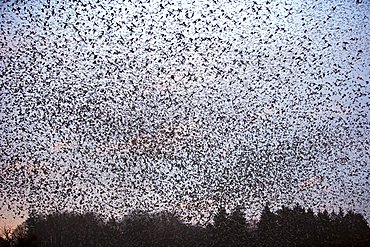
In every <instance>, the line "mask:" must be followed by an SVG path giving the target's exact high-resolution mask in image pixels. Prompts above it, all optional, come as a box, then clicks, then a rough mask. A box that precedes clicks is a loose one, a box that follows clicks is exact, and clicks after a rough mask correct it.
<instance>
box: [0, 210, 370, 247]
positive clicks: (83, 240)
mask: <svg viewBox="0 0 370 247" xmlns="http://www.w3.org/2000/svg"><path fill="white" fill-rule="evenodd" d="M23 246H40V247H41V246H45V247H46V246H50V247H62V246H81V247H82V246H86V247H88V246H94V247H99V246H104V247H109V246H112V247H113V246H122V247H124V246H130V247H134V246H137V247H139V246H153V247H154V246H168V247H170V246H179V247H180V246H181V247H182V246H183V247H187V246H189V247H195V246H199V247H200V246H204V247H206V246H210V247H211V246H212V247H226V246H229V247H234V246H235V247H239V246H240V247H241V246H255V247H257V246H370V228H369V225H368V222H367V221H366V219H365V218H364V216H363V215H361V214H359V213H355V212H352V211H348V212H344V211H343V210H342V209H339V211H337V212H335V211H332V212H330V213H329V212H328V211H326V210H324V211H320V212H316V213H315V212H314V211H313V210H312V209H306V208H304V207H302V206H300V205H298V204H296V205H295V206H294V207H286V206H283V207H282V208H280V209H279V210H277V211H273V210H272V209H271V208H270V206H269V204H266V205H265V206H264V208H263V210H262V212H261V215H260V218H259V221H258V222H254V223H253V222H252V221H250V220H248V219H246V216H245V213H244V209H243V208H242V207H236V208H234V209H233V210H226V209H225V208H224V207H220V208H219V209H218V211H217V212H216V214H215V215H214V216H213V220H212V222H211V223H209V224H207V225H205V226H200V225H192V224H186V223H184V222H183V221H182V220H181V217H180V216H179V215H178V214H177V213H174V212H169V211H161V212H156V213H149V212H144V211H135V212H133V213H131V214H130V215H127V216H125V217H123V218H121V219H120V220H118V219H115V218H110V219H106V218H104V217H102V216H99V215H98V214H96V213H92V212H88V213H76V212H53V213H49V214H41V213H37V212H31V213H30V214H29V216H28V218H27V220H26V221H25V222H24V223H23V224H21V225H19V226H18V227H17V228H16V229H14V230H13V231H10V230H9V229H6V228H4V229H3V230H2V237H1V238H0V247H23Z"/></svg>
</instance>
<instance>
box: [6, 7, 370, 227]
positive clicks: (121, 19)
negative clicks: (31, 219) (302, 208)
mask: <svg viewBox="0 0 370 247" xmlns="http://www.w3.org/2000/svg"><path fill="white" fill-rule="evenodd" d="M368 13H370V4H369V2H368V1H366V0H364V1H340V2H337V1H336V2H332V1H321V0H319V1H314V0H305V1H299V2H298V1H289V0H287V1H280V0H279V1H269V0H261V1H257V0H256V1H241V2H237V1H236V2H234V1H177V2H173V1H131V0H129V1H125V0H121V1H103V0H97V1H95V0H94V1H92V0H89V1H88V0H80V1H62V0H43V1H32V2H27V1H26V2H23V1H3V3H1V4H0V14H1V16H0V28H1V35H0V57H1V59H0V74H1V76H0V80H1V84H0V94H1V97H0V102H1V107H0V152H1V153H0V193H1V194H0V213H1V214H2V217H6V215H7V212H13V213H14V214H15V215H18V216H19V215H24V214H27V212H28V211H29V210H32V209H36V210H39V211H51V210H74V211H98V212H100V213H105V212H108V213H109V214H111V213H114V214H116V215H124V214H125V213H127V212H129V211H130V210H134V209H143V210H163V209H169V208H172V209H173V208H175V209H176V210H180V211H181V212H182V214H183V215H184V217H185V218H187V219H189V221H192V220H194V219H197V220H199V221H204V220H207V219H208V217H209V215H208V214H209V213H210V209H212V208H216V206H218V205H229V206H233V205H244V206H245V208H246V209H247V214H248V213H249V214H251V215H254V214H256V212H257V213H258V210H259V209H261V208H262V206H263V205H264V203H265V202H267V201H269V202H270V203H272V205H274V206H276V207H279V205H282V204H284V205H287V204H288V205H289V204H293V203H296V202H299V203H302V204H304V205H307V206H311V207H316V208H323V207H324V208H325V207H329V208H330V207H337V206H342V207H344V208H347V209H348V208H349V209H354V210H359V211H360V212H362V213H365V214H366V215H367V216H370V204H369V203H368V201H369V199H370V186H369V182H370V179H369V174H370V155H369V150H370V140H369V136H370V135H369V134H370V132H369V130H370V128H369V127H370V125H369V120H370V115H369V109H370V101H369V93H370V85H369V80H370V78H369V75H370V55H369V54H370V32H369V30H370V21H369V15H368ZM18 216H17V217H18Z"/></svg>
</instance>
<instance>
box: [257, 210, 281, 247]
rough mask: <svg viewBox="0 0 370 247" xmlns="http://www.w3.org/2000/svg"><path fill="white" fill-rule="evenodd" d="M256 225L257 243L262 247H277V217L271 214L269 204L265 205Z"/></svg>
mask: <svg viewBox="0 0 370 247" xmlns="http://www.w3.org/2000/svg"><path fill="white" fill-rule="evenodd" d="M257 225H258V235H259V243H260V244H261V245H263V246H277V245H278V243H276V241H277V239H278V238H277V236H276V228H277V216H276V215H275V214H274V213H273V212H271V210H270V207H269V203H266V204H265V206H264V208H263V210H262V213H261V217H260V221H259V223H258V224H257Z"/></svg>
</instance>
